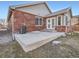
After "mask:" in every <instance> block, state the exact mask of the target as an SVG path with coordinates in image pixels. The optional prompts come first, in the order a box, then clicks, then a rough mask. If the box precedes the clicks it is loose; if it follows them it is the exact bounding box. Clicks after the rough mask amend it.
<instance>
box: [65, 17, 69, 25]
mask: <svg viewBox="0 0 79 59" xmlns="http://www.w3.org/2000/svg"><path fill="white" fill-rule="evenodd" d="M67 24H68V17H67V16H65V25H67Z"/></svg>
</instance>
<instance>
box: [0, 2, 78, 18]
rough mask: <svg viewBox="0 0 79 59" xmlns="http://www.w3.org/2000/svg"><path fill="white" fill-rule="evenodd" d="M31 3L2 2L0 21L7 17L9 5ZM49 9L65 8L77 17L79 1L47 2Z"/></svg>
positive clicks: (0, 5) (0, 4) (0, 3)
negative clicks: (68, 8) (69, 9)
mask: <svg viewBox="0 0 79 59" xmlns="http://www.w3.org/2000/svg"><path fill="white" fill-rule="evenodd" d="M31 2H32V1H28V2H27V1H4V2H0V19H6V18H7V15H8V8H9V6H11V5H19V4H27V3H31ZM47 3H48V6H49V8H50V9H51V10H52V12H54V11H58V10H61V9H64V8H67V7H70V8H71V9H72V14H73V15H79V1H70V2H69V1H47Z"/></svg>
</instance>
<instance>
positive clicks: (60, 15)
mask: <svg viewBox="0 0 79 59" xmlns="http://www.w3.org/2000/svg"><path fill="white" fill-rule="evenodd" d="M58 17H61V25H58ZM62 20H63V19H62V15H59V16H57V26H62Z"/></svg>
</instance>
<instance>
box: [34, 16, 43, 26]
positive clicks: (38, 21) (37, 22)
mask: <svg viewBox="0 0 79 59" xmlns="http://www.w3.org/2000/svg"><path fill="white" fill-rule="evenodd" d="M35 25H42V18H41V17H36V18H35Z"/></svg>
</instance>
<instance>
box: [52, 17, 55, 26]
mask: <svg viewBox="0 0 79 59" xmlns="http://www.w3.org/2000/svg"><path fill="white" fill-rule="evenodd" d="M53 19H54V25H52V26H55V23H56V22H55V17H53V18H51V20H53Z"/></svg>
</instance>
